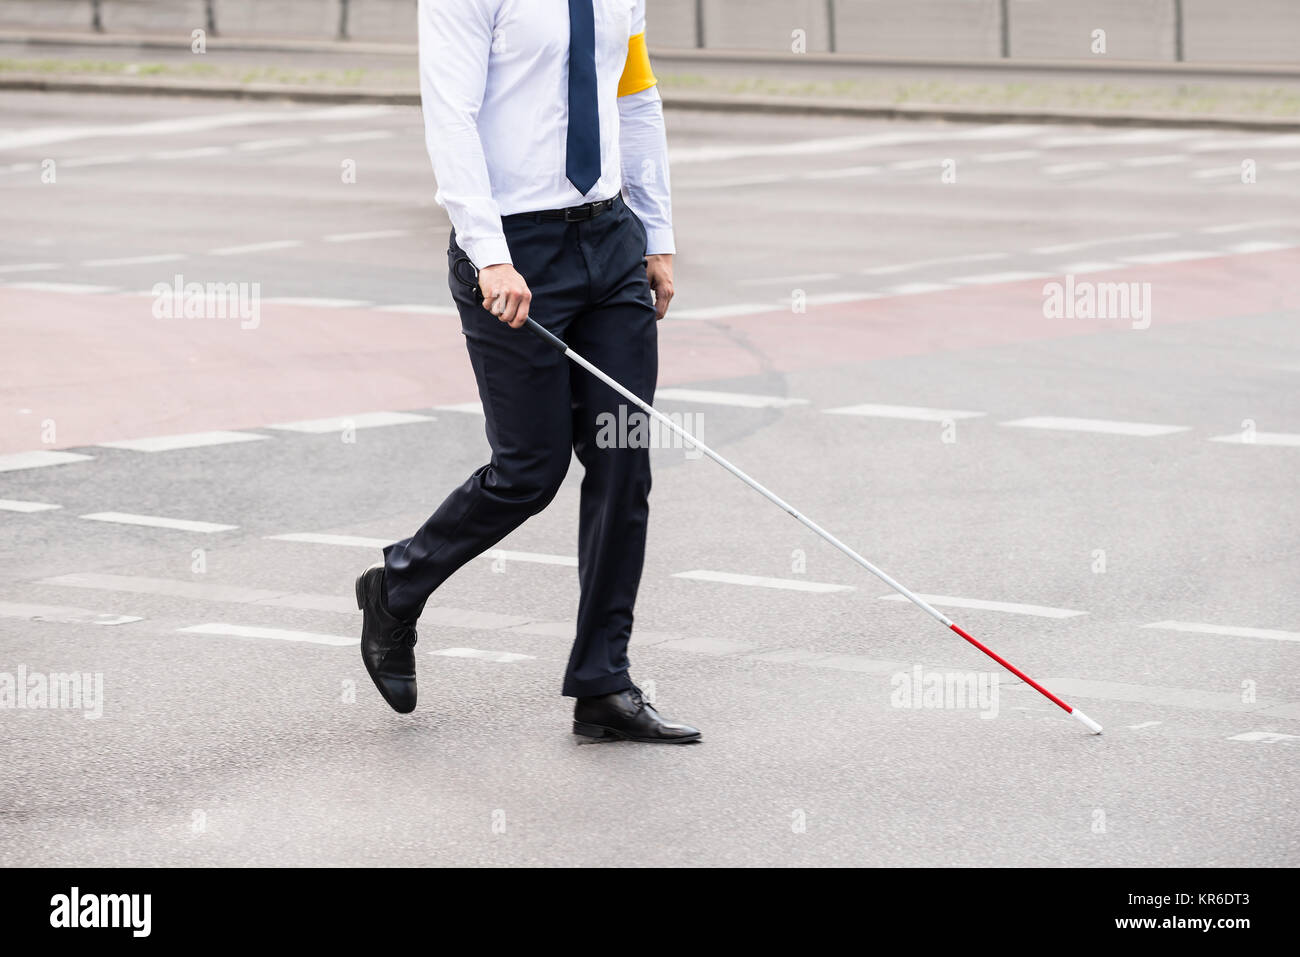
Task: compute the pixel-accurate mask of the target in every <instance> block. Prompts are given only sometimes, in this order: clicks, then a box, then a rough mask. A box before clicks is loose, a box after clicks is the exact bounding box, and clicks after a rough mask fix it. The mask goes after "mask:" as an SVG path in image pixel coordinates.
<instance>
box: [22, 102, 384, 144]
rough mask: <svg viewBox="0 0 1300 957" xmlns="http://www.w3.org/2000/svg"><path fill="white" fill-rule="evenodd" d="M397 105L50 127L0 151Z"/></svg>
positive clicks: (375, 112)
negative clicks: (71, 141)
mask: <svg viewBox="0 0 1300 957" xmlns="http://www.w3.org/2000/svg"><path fill="white" fill-rule="evenodd" d="M395 109H396V107H390V106H368V105H363V104H357V105H353V106H336V107H327V108H323V109H318V110H299V111H292V112H285V111H283V110H274V111H267V112H262V113H255V112H253V111H251V110H245V111H239V112H233V113H209V114H203V115H198V116H187V117H180V118H177V119H169V120H154V121H151V122H147V123H128V124H121V123H118V124H102V125H98V126H88V125H83V126H46V127H40V128H37V129H32V130H23V131H22V132H18V133H10V134H9V135H7V136H0V150H10V149H20V148H23V147H29V146H44V145H46V144H50V143H66V142H69V141H70V140H81V139H97V138H99V137H114V136H159V135H169V134H177V133H196V132H199V131H201V130H215V129H224V128H226V127H230V126H252V125H255V124H259V123H287V122H295V121H296V122H312V121H314V120H341V119H361V118H369V117H374V116H382V115H387V114H390V113H392V112H393V110H395Z"/></svg>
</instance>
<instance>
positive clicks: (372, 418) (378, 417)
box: [267, 412, 434, 435]
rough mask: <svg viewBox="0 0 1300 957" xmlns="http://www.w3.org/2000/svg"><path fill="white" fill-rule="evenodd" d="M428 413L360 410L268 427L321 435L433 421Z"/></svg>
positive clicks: (269, 427) (280, 423)
mask: <svg viewBox="0 0 1300 957" xmlns="http://www.w3.org/2000/svg"><path fill="white" fill-rule="evenodd" d="M433 421H434V417H433V416H430V415H416V414H415V413H413V412H360V413H358V414H356V415H336V416H330V417H329V418H327V419H304V420H303V421H301V422H279V423H277V424H275V425H268V426H267V428H268V429H279V430H281V431H285V432H307V433H310V434H313V435H321V434H324V433H326V432H342V431H343V430H344V429H347V428H353V429H372V428H377V427H380V426H385V425H407V424H409V423H412V422H433Z"/></svg>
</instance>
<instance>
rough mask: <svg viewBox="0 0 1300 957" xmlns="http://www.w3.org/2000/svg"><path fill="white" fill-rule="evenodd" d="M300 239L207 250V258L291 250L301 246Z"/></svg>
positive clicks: (276, 240)
mask: <svg viewBox="0 0 1300 957" xmlns="http://www.w3.org/2000/svg"><path fill="white" fill-rule="evenodd" d="M301 245H302V240H301V239H275V240H272V241H270V242H265V243H248V244H247V245H244V246H222V247H220V248H218V249H209V250H208V255H209V256H239V255H242V254H244V253H265V252H270V251H271V250H274V249H293V248H294V247H295V246H301Z"/></svg>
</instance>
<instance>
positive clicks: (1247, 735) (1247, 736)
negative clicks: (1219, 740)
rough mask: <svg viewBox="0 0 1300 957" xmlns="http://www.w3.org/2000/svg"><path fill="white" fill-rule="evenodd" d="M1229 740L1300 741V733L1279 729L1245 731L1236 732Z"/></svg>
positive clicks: (1265, 742) (1257, 742)
mask: <svg viewBox="0 0 1300 957" xmlns="http://www.w3.org/2000/svg"><path fill="white" fill-rule="evenodd" d="M1228 740H1229V741H1253V742H1255V743H1256V744H1285V743H1286V742H1288V741H1300V735H1297V734H1281V733H1279V732H1277V731H1245V732H1243V733H1241V734H1234V735H1233V736H1232V737H1230V738H1229V739H1228Z"/></svg>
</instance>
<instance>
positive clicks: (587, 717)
mask: <svg viewBox="0 0 1300 957" xmlns="http://www.w3.org/2000/svg"><path fill="white" fill-rule="evenodd" d="M573 733H574V734H580V735H583V736H584V737H588V738H606V739H619V738H621V739H623V740H625V741H644V742H646V743H648V744H685V743H687V742H688V741H698V740H700V732H699V731H698V730H697V729H695V728H692V727H691V726H690V725H686V724H673V723H672V722H670V721H665V720H664V719H663V718H662V717H660V715H659V712H658V711H656V710H655V709H654V706H653V705H652V704H650V702H648V701H646V700H645V696H644V695H643V694H642V693H641V689H640V688H638V687H637V686H636V685H633V686H632V687H631V688H628V689H627V690H625V691H616V692H614V693H613V694H603V695H597V696H596V697H592V698H579V699H578V700H577V703H576V704H575V705H574V706H573Z"/></svg>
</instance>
